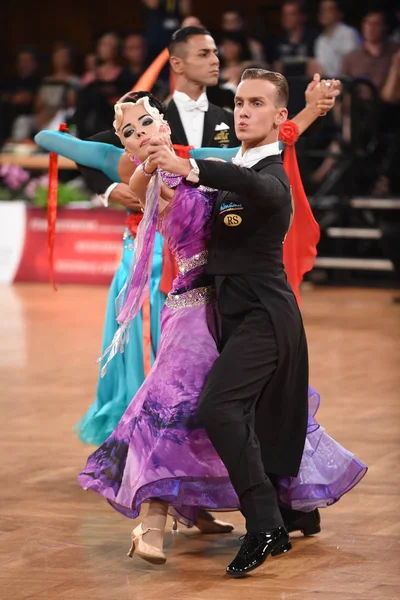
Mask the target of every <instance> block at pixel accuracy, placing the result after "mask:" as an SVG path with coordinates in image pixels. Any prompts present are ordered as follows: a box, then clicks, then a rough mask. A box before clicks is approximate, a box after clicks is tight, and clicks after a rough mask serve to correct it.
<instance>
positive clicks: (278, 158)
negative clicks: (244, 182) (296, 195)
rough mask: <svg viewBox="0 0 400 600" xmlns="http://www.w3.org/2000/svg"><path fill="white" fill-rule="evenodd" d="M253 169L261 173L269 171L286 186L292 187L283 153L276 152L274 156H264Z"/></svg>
mask: <svg viewBox="0 0 400 600" xmlns="http://www.w3.org/2000/svg"><path fill="white" fill-rule="evenodd" d="M253 169H254V170H255V171H258V172H259V173H267V174H269V175H273V176H274V177H276V178H277V179H279V180H280V181H281V182H282V183H283V184H285V186H286V187H290V184H289V179H288V176H287V174H286V171H285V167H284V166H283V161H282V155H281V154H274V155H273V156H267V157H266V158H262V159H261V160H260V161H259V162H258V163H257V164H255V165H254V167H253Z"/></svg>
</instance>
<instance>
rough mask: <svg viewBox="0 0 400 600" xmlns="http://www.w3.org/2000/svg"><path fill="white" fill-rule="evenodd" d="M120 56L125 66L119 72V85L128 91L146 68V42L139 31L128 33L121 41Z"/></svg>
mask: <svg viewBox="0 0 400 600" xmlns="http://www.w3.org/2000/svg"><path fill="white" fill-rule="evenodd" d="M122 57H123V58H124V60H125V61H126V63H127V66H126V67H125V69H124V70H123V71H122V73H121V76H120V78H121V86H122V88H123V89H124V90H126V91H129V90H130V89H131V88H132V87H133V86H134V85H135V83H136V82H137V80H138V79H139V77H140V76H141V75H142V73H143V71H144V70H145V68H146V60H147V57H146V44H145V40H144V37H143V36H142V35H141V34H140V33H129V34H128V35H127V36H126V37H125V39H124V42H123V46H122Z"/></svg>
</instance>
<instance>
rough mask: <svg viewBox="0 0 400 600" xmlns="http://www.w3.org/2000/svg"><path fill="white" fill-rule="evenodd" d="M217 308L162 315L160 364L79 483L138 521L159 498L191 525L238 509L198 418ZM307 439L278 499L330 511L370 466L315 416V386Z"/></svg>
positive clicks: (282, 481) (213, 356) (281, 484)
mask: <svg viewBox="0 0 400 600" xmlns="http://www.w3.org/2000/svg"><path fill="white" fill-rule="evenodd" d="M212 310H213V309H212V306H211V305H200V306H195V307H193V306H192V307H187V308H179V309H171V308H169V307H167V306H164V308H163V310H162V314H161V330H162V334H161V339H160V344H159V348H158V353H157V358H156V361H155V363H154V365H153V368H152V370H151V371H150V373H149V375H148V377H147V378H146V380H145V382H144V383H143V385H142V386H141V388H140V389H139V391H138V392H137V394H136V395H135V397H134V398H133V400H132V402H131V403H130V405H129V406H128V408H127V410H126V411H125V413H124V415H123V416H122V418H121V420H120V422H119V424H118V425H117V427H116V429H115V430H114V431H113V433H112V434H111V435H110V437H109V438H108V439H107V440H106V441H105V442H104V444H102V445H101V446H100V447H99V448H98V449H97V450H96V451H95V452H94V453H93V454H91V455H90V457H89V459H88V462H87V464H86V467H85V469H84V471H83V472H82V473H81V474H80V475H79V482H80V484H81V486H82V487H83V488H84V489H92V490H94V491H95V492H97V493H98V494H101V495H102V496H104V498H106V499H107V500H108V501H109V503H110V504H111V505H112V506H113V507H114V508H115V509H116V510H118V511H119V512H121V513H122V514H124V515H126V516H127V517H130V518H136V517H137V516H138V515H139V512H140V506H141V504H142V503H143V502H146V501H148V500H150V499H151V498H158V499H161V500H164V501H166V502H168V503H169V504H170V505H171V510H170V512H171V514H172V515H173V516H175V517H177V518H178V519H179V520H180V521H181V522H183V523H185V524H188V525H191V524H193V523H196V521H197V512H198V510H199V509H200V508H203V509H208V510H211V511H217V510H235V509H238V508H239V501H238V497H237V495H236V493H235V491H234V489H233V488H232V485H231V483H230V480H229V477H228V474H227V471H226V469H225V466H224V465H223V463H222V462H221V460H220V458H219V456H218V455H217V453H216V451H215V450H214V448H213V446H212V444H211V442H210V440H209V438H208V436H207V434H206V432H205V430H204V429H203V428H202V427H200V424H199V421H198V417H197V403H198V398H199V395H200V392H201V390H202V387H203V385H204V383H205V379H206V377H207V375H208V373H209V371H210V369H211V366H212V364H213V362H214V361H215V359H216V358H217V356H218V353H217V348H216V345H215V342H214V338H213V336H212V335H211V334H210V331H209V328H208V325H207V323H208V322H210V319H209V316H210V315H209V313H210V311H212ZM309 402H310V415H309V423H308V433H307V440H306V446H305V450H304V455H303V459H302V463H301V467H300V471H299V474H298V476H297V477H295V478H281V479H280V482H279V486H278V495H279V501H280V502H281V503H282V504H285V505H288V506H291V507H292V508H295V509H297V510H304V511H310V510H313V509H314V508H316V507H323V506H328V505H329V504H333V503H334V502H336V501H337V500H339V498H340V497H341V496H342V495H343V494H344V493H346V492H347V491H349V490H350V489H351V488H352V487H354V486H355V485H356V484H357V483H358V482H359V481H360V479H361V478H362V477H363V475H364V474H365V472H366V470H367V469H366V467H365V465H363V464H362V463H361V462H360V461H358V460H357V459H356V458H355V457H354V456H353V454H351V453H350V452H348V451H347V450H346V449H345V448H343V447H342V446H340V444H338V443H337V442H335V441H334V440H333V439H332V438H330V437H329V436H328V435H327V434H326V433H325V431H324V429H323V428H322V427H321V426H320V425H318V423H317V422H316V421H315V419H314V415H315V413H316V411H317V409H318V406H319V395H318V394H317V393H316V392H315V391H314V390H313V389H312V388H310V393H309Z"/></svg>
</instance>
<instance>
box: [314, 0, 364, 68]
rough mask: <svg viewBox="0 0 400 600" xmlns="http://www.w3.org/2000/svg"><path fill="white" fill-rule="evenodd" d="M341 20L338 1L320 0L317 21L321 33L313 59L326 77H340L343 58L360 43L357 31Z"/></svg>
mask: <svg viewBox="0 0 400 600" xmlns="http://www.w3.org/2000/svg"><path fill="white" fill-rule="evenodd" d="M342 18H343V14H342V12H341V10H340V4H339V1H338V0H321V2H320V5H319V11H318V20H319V22H320V24H321V25H322V27H323V32H322V33H321V34H320V35H319V36H318V38H317V40H316V42H315V57H316V59H317V62H318V70H319V71H320V72H322V73H323V74H324V76H327V77H338V76H339V75H340V73H341V68H342V60H343V57H344V56H345V55H346V54H348V53H349V52H351V51H352V50H355V49H356V48H357V47H358V46H359V44H360V42H361V40H360V36H359V34H358V31H356V30H355V29H353V28H352V27H349V26H348V25H345V24H344V23H342Z"/></svg>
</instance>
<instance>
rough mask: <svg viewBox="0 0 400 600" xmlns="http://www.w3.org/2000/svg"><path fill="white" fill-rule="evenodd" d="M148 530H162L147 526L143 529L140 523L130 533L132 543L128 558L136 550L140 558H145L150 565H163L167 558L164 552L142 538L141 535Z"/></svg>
mask: <svg viewBox="0 0 400 600" xmlns="http://www.w3.org/2000/svg"><path fill="white" fill-rule="evenodd" d="M148 531H162V530H161V529H157V528H155V527H147V529H143V527H142V523H140V524H139V525H138V526H137V527H136V529H134V530H133V531H132V533H131V538H132V545H131V547H130V550H129V552H128V556H129V558H132V556H133V554H134V553H135V552H136V554H137V555H138V556H140V558H143V560H146V561H147V562H149V563H151V564H152V565H163V564H164V563H165V562H166V560H167V557H166V556H165V554H164V552H163V551H162V550H160V549H159V548H156V547H155V546H151V545H150V544H146V542H145V541H144V540H143V536H144V535H145V534H146V533H147V532H148Z"/></svg>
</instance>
